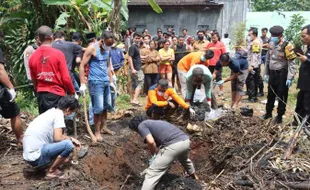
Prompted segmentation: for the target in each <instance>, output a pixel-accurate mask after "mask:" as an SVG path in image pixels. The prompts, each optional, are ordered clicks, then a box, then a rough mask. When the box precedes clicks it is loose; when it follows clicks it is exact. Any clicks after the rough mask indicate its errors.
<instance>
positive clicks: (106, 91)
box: [88, 80, 112, 114]
mask: <svg viewBox="0 0 310 190" xmlns="http://www.w3.org/2000/svg"><path fill="white" fill-rule="evenodd" d="M88 89H89V94H90V99H91V103H92V105H93V112H94V114H101V113H103V112H104V111H106V110H109V111H111V110H112V100H111V89H110V82H109V81H99V80H90V81H88Z"/></svg>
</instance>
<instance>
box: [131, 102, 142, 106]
mask: <svg viewBox="0 0 310 190" xmlns="http://www.w3.org/2000/svg"><path fill="white" fill-rule="evenodd" d="M131 105H133V106H138V107H141V106H142V104H140V103H134V102H133V103H131Z"/></svg>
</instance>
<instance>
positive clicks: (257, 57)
mask: <svg viewBox="0 0 310 190" xmlns="http://www.w3.org/2000/svg"><path fill="white" fill-rule="evenodd" d="M257 36H258V31H257V28H251V29H250V30H249V37H250V41H249V44H248V49H247V52H248V63H249V74H248V77H247V80H246V85H247V88H248V96H249V98H248V101H249V102H256V101H257V92H258V87H259V81H260V64H261V53H262V42H261V41H260V40H259V38H258V37H257Z"/></svg>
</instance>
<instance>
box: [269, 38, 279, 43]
mask: <svg viewBox="0 0 310 190" xmlns="http://www.w3.org/2000/svg"><path fill="white" fill-rule="evenodd" d="M271 41H272V42H273V43H275V44H277V43H279V41H280V40H279V38H278V37H271Z"/></svg>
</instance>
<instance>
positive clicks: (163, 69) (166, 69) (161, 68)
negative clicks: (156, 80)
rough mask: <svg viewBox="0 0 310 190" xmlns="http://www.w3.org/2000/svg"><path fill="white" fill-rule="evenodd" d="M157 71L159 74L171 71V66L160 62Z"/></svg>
mask: <svg viewBox="0 0 310 190" xmlns="http://www.w3.org/2000/svg"><path fill="white" fill-rule="evenodd" d="M159 73H160V74H166V73H172V66H171V65H164V64H160V65H159Z"/></svg>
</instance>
